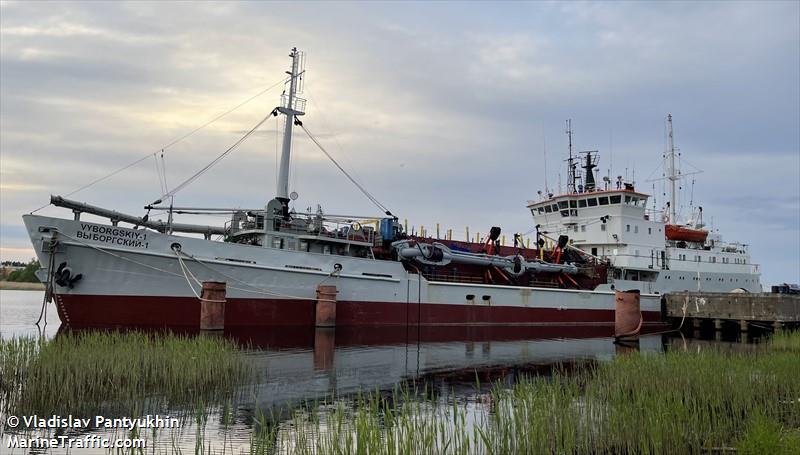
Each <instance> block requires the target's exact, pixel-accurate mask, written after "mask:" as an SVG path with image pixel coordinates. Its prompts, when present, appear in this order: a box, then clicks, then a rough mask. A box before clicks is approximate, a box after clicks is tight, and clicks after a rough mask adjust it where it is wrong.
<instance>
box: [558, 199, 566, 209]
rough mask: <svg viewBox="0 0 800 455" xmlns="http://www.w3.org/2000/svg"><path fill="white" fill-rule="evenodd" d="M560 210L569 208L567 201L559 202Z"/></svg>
mask: <svg viewBox="0 0 800 455" xmlns="http://www.w3.org/2000/svg"><path fill="white" fill-rule="evenodd" d="M558 208H560V209H565V208H567V201H558Z"/></svg>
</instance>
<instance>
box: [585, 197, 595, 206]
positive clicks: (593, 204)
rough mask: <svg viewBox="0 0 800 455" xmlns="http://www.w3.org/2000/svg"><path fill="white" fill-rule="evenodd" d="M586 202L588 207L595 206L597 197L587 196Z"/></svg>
mask: <svg viewBox="0 0 800 455" xmlns="http://www.w3.org/2000/svg"><path fill="white" fill-rule="evenodd" d="M586 203H588V204H589V207H596V206H597V199H595V198H589V199H587V200H586Z"/></svg>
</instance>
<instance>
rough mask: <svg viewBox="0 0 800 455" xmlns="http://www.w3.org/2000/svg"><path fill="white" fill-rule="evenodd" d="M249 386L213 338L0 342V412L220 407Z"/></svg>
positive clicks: (243, 371) (241, 367)
mask: <svg viewBox="0 0 800 455" xmlns="http://www.w3.org/2000/svg"><path fill="white" fill-rule="evenodd" d="M252 378H253V372H252V371H251V368H250V367H249V365H248V363H247V362H245V361H244V359H243V357H242V352H241V351H240V350H239V349H238V348H237V347H236V345H235V344H234V343H232V342H230V341H228V340H225V339H223V338H217V337H205V336H197V337H187V336H181V335H175V334H157V335H153V334H147V333H142V332H124V333H123V332H97V331H91V332H78V333H68V334H65V335H59V336H57V337H56V338H54V339H52V340H45V339H41V338H36V337H17V338H10V339H3V340H0V405H1V406H2V407H0V410H2V411H3V412H4V413H6V414H17V415H30V414H39V415H51V414H57V415H59V414H60V415H69V414H73V415H76V416H77V415H94V414H97V413H98V412H99V411H101V410H115V411H121V412H124V411H130V410H132V409H138V410H142V409H144V408H143V405H142V403H143V402H144V403H146V404H147V406H148V407H154V408H161V409H164V408H167V409H176V408H177V409H179V408H181V407H185V406H187V405H189V407H193V405H195V404H196V403H204V404H211V403H224V402H225V400H226V398H227V397H229V396H230V395H231V394H232V393H233V392H234V391H235V390H236V389H237V387H238V386H240V385H242V384H243V383H246V382H247V381H249V380H251V379H252Z"/></svg>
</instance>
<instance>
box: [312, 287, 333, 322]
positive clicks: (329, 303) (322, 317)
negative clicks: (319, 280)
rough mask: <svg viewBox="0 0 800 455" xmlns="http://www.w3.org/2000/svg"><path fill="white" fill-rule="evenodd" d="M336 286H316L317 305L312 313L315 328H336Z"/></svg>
mask: <svg viewBox="0 0 800 455" xmlns="http://www.w3.org/2000/svg"><path fill="white" fill-rule="evenodd" d="M337 292H338V291H337V290H336V286H332V285H326V284H320V285H319V286H317V303H316V309H315V311H314V313H315V314H314V316H315V323H314V325H315V326H317V327H335V326H336V294H337Z"/></svg>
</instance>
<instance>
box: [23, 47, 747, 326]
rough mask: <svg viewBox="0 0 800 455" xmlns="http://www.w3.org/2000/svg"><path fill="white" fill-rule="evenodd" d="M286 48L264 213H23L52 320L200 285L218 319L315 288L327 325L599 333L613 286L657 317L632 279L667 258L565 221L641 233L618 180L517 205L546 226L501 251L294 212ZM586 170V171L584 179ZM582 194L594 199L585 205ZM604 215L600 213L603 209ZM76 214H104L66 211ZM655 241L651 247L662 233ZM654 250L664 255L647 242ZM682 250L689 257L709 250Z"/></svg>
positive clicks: (189, 293)
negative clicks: (279, 127)
mask: <svg viewBox="0 0 800 455" xmlns="http://www.w3.org/2000/svg"><path fill="white" fill-rule="evenodd" d="M290 57H291V65H290V71H288V72H287V74H288V75H289V77H288V78H287V79H286V81H285V83H286V86H287V87H286V90H285V91H284V94H283V95H282V97H281V103H280V106H279V107H276V108H275V109H274V110H273V111H272V112H271V113H270V114H271V115H282V116H283V117H284V118H285V127H284V132H283V147H282V151H281V158H280V165H279V169H278V179H277V189H276V195H275V197H274V198H272V199H271V200H269V201H268V202H267V203H266V204H265V207H263V208H255V209H238V208H234V209H228V208H197V207H194V208H192V207H175V206H174V203H173V202H174V200H173V198H172V197H173V195H174V192H175V191H176V190H175V189H173V190H172V191H168V192H166V193H165V194H164V195H163V196H162V198H160V199H159V200H157V201H154V202H153V203H151V204H149V205H147V206H146V207H145V208H146V209H147V210H148V215H149V213H150V210H154V209H155V210H165V211H166V212H168V218H167V219H166V220H165V221H164V220H153V219H150V218H149V216H148V215H145V216H141V217H139V216H134V215H128V214H124V213H121V212H118V211H115V210H110V209H106V208H101V207H97V206H93V205H89V204H86V203H83V202H78V201H74V200H69V199H66V198H63V197H59V196H51V204H52V205H55V206H58V207H63V208H66V209H69V210H71V211H72V217H71V218H55V217H49V216H42V215H37V214H34V213H31V214H28V215H25V216H24V217H23V219H24V222H25V226H26V228H27V231H28V233H29V235H30V238H31V241H32V243H33V245H34V249H35V251H36V254H37V256H38V259H39V262H40V263H41V264H42V269H41V270H40V271H39V277H40V279H41V280H42V281H43V282H44V283H45V284H46V285H47V289H48V291H47V296H48V297H52V298H53V299H54V300H55V302H56V307H57V309H58V313H59V317H60V319H61V321H62V322H63V323H64V324H66V325H69V326H74V327H83V326H128V327H131V326H137V327H138V326H149V327H164V326H168V327H179V326H192V327H196V326H197V325H198V324H199V319H200V313H199V311H198V308H199V306H200V303H201V302H203V301H207V300H209V299H207V298H204V297H203V294H202V288H203V283H206V282H222V283H225V292H226V294H225V300H226V304H225V306H224V321H225V326H226V327H248V326H250V327H253V326H274V325H287V326H309V325H314V324H315V309H316V306H317V305H318V303H319V302H318V301H319V297H318V291H319V290H320V288H321V286H326V287H329V288H330V287H333V289H334V291H333V295H334V296H335V300H336V325H342V326H359V325H386V326H389V325H391V326H410V325H417V326H421V325H554V324H555V325H565V324H566V325H597V326H607V327H609V328H610V327H612V326H613V323H614V298H615V290H616V289H622V288H623V287H625V290H627V289H628V288H630V289H639V290H641V291H642V292H641V297H640V307H641V314H642V320H641V322H642V326H643V327H647V326H649V325H657V324H660V321H661V317H660V295H659V293H660V292H663V290H665V289H666V288H660V287H658V286H643V284H645V283H649V282H653V283H660V281H659V280H658V278H656V279H653V280H650V279H649V276H647V273H651V274H655V275H654V276H656V277H658V276H662V275H661V274H662V273H664V272H665V271H667V272H666V273H667V274H669V273H670V272H669V270H672V269H671V268H670V267H669V266H670V265H671V264H672V263H674V261H672V262H670V261H669V260H664V261H662V262H653V267H647V266H645V267H643V268H636V267H635V265H636V264H638V262H636V263H632V262H631V263H628V262H624V261H621V260H620V258H621V257H622V256H625V257H627V255H622V256H621V255H620V254H619V252H620V251H623V252H624V251H627V250H620V248H623V246H622V244H619V245H616V244H615V243H614V242H611V243H610V244H608V243H601V242H600V241H599V240H591V239H589V238H582V236H581V234H582V232H583V230H582V229H581V230H578V228H577V225H579V224H580V223H577V224H574V223H573V221H578V220H580V219H581V217H586V219H589V218H600V217H606V218H607V222H604V223H603V225H604V226H606V225H607V226H614V227H615V228H617V229H619V228H621V226H622V225H621V224H619V225H617V223H616V220H617V218H619V220H623V219H625V218H626V217H627V218H633V217H635V214H634V212H637V213H638V212H642V214H640V215H639V217H640V218H643V217H644V218H643V219H642V220H641V223H642V224H641V228H642V229H646V228H652V229H657V227H656V226H655V225H653V226H650V224H648V223H647V221H648V220H647V219H646V215H643V212H644V207H645V204H644V201H645V200H646V195H644V194H641V193H638V192H636V191H635V190H634V189H633V188H632V187H628V186H627V185H626V186H625V187H621V188H618V189H615V190H603V191H598V190H597V189H596V188H594V187H591V188H590V187H589V185H588V184H587V186H586V187H585V188H581V189H580V191H577V190H576V192H574V193H570V194H565V195H561V196H552V197H550V198H549V199H547V200H545V201H541V202H532V203H530V205H529V208H530V209H531V212H532V213H533V214H534V222H535V223H539V224H540V225H541V226H545V227H547V229H540V230H538V231H537V233H536V237H535V239H534V244H533V247H530V239H528V240H527V242H525V241H524V239H523V238H522V237H521V236H520V235H518V234H515V235H514V242H513V246H511V245H504V244H502V242H501V240H500V239H501V232H502V230H501V228H500V227H496V226H493V227H491V228H490V229H489V230H488V232H489V234H487V235H486V236H485V238H483V239H480V241H477V242H470V241H463V242H462V241H454V240H452V239H436V238H430V237H426V236H420V235H410V234H409V233H408V232H406V230H405V229H404V228H403V226H402V225H401V223H400V222H399V221H398V218H397V217H396V216H395V215H393V214H392V213H391V212H390V211H389V210H385V214H384V216H382V217H380V218H378V219H366V218H360V217H353V216H345V215H332V214H327V213H325V212H324V211H323V210H322V208H321V207H319V206H318V208H317V210H316V211H308V212H305V213H301V212H296V211H295V210H294V209H293V208H292V206H291V201H292V200H293V199H294V197H295V194H294V193H290V192H289V184H288V182H289V168H290V158H291V149H292V135H293V130H294V129H295V128H299V129H301V130H302V131H303V132H305V133H306V134H308V135H309V137H310V138H311V139H312V141H313V142H314V143H315V144H316V145H317V146H318V147H320V148H321V149H322V151H323V152H324V153H325V154H326V155H327V152H326V151H325V150H324V147H323V146H322V145H321V144H320V142H319V141H318V139H317V138H316V137H314V136H313V135H312V134H311V133H310V132H309V131H308V130H307V128H306V127H305V126H304V124H303V122H302V121H301V120H300V117H301V116H303V115H304V114H305V113H304V106H305V100H303V99H302V98H300V97H299V96H298V94H300V92H301V90H302V80H303V75H304V74H305V70H304V68H303V63H302V62H303V58H302V53H301V52H299V51H297V49H292V52H291V54H290ZM262 123H263V121H262ZM257 126H258V125H257ZM252 131H253V130H251V132H252ZM249 134H250V133H248V134H247V135H245V138H246V137H247V136H248V135H249ZM243 139H244V138H243ZM243 139H242V140H243ZM229 150H230V149H229ZM229 150H228V151H229ZM228 151H226V152H225V153H228ZM221 156H224V154H223V155H221ZM589 160H591V157H589ZM216 161H217V160H215V162H216ZM332 161H334V163H335V164H336V165H337V167H339V168H340V170H342V171H343V172H345V175H347V176H348V178H350V179H351V181H353V183H355V184H356V186H358V187H359V189H361V190H363V187H362V186H361V185H359V184H358V183H357V182H356V181H355V180H354V179H353V178H352V177H350V175H349V174H347V173H346V171H344V169H342V168H341V166H339V165H338V163H336V162H335V160H333V159H332ZM213 163H214V162H212V164H213ZM207 168H208V167H206V168H204V170H206V169H207ZM590 175H591V168H589V169H588V170H587V173H586V180H587V183H588V181H589V179H590ZM191 180H193V179H192V178H190V179H189V180H187V182H190V181H191ZM183 186H184V184H181V185H178V186H176V188H182V187H183ZM364 193H365V194H366V195H367V196H368V197H370V198H371V200H373V201H374V202H377V201H376V200H374V197H372V196H371V195H370V194H369V193H367V192H366V191H365V190H364ZM590 199H592V200H593V202H589V201H588V200H590ZM598 200H605V201H606V202H607V203H603V202H597V201H598ZM608 201H613V202H608ZM595 203H597V204H600V207H601V208H600V209H598V208H597V207H596V206H595V205H592V206H591V209H590V208H589V207H590V206H589V204H595ZM583 204H586V207H583ZM378 205H379V206H380V207H382V206H381V205H380V204H378ZM384 208H385V207H384ZM556 209H557V210H556ZM608 210H611V211H612V212H613V211H614V210H616V212H613V213H612V212H609V213H608V216H607V215H606V211H608ZM578 211H580V215H579V214H578ZM554 212H555V213H554ZM594 212H597V213H594ZM600 212H602V213H600ZM617 212H619V216H617V215H615V213H617ZM186 213H194V214H197V213H217V214H219V213H230V215H231V218H230V221H229V222H228V223H226V224H225V225H223V226H208V225H197V224H186V223H178V222H176V221H175V216H176V215H181V214H186ZM564 213H566V215H564ZM86 214H91V215H94V216H98V217H101V218H105V219H107V220H108V222H106V223H95V222H90V221H86V220H82V219H81V217H82V216H83V215H86ZM542 223H544V224H542ZM125 225H127V227H126V226H125ZM573 226H575V227H574V229H573ZM629 227H630V226H629ZM637 229H638V228H637ZM604 232H605V229H604ZM651 235H653V237H654V238H655V237H656V235H655V234H654V233H651ZM615 237H616V236H615ZM661 239H662V243H663V239H664V233H663V232H662V233H661ZM672 241H673V240H669V242H672ZM679 242H680V241H679ZM626 245H627V244H626ZM630 245H633V244H630ZM693 245H694V244H693ZM612 246H613V247H614V248H616V249H617V250H616V253H613V254H612V251H611V247H612ZM598 248H600V249H599V250H598ZM676 248H677V247H676ZM685 249H686V251H687V252H688V251H690V249H688V248H685ZM662 250H663V251H664V253H663V254H666V253H670V254H672V253H671V251H670V250H669V249H666V248H665V247H664V246H663V245H662V248H661V250H659V251H662ZM653 251H654V252H653V254H654V255H655V249H654V250H653ZM692 251H694V250H692ZM697 251H698V252H702V254H704V255H705V254H709V252H710V251H712V250H708V249H697ZM637 257H638V253H637ZM663 257H667V256H663ZM654 261H655V260H654ZM661 264H663V266H662V265H661ZM665 279H666V280H670V278H665ZM742 286H744V284H742ZM609 330H610V329H609Z"/></svg>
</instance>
